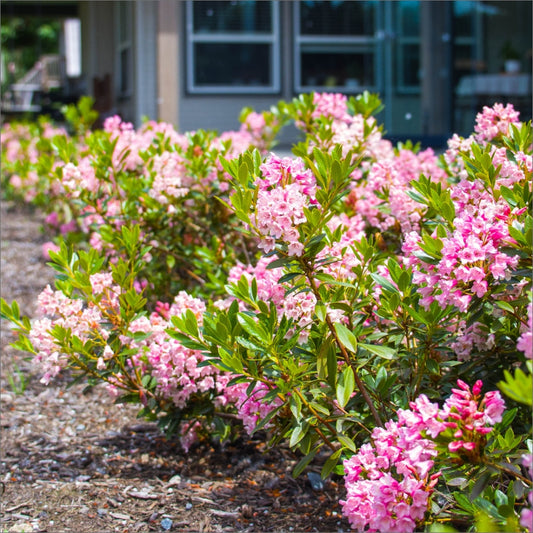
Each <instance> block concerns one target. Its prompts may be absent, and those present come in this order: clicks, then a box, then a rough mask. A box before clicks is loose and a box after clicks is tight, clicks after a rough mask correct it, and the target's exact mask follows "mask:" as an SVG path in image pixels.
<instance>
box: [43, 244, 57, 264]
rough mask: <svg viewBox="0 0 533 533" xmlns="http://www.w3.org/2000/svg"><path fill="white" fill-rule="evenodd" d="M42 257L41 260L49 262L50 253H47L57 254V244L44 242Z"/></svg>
mask: <svg viewBox="0 0 533 533" xmlns="http://www.w3.org/2000/svg"><path fill="white" fill-rule="evenodd" d="M41 250H42V256H43V259H46V260H50V253H49V252H59V250H60V248H59V246H58V245H57V244H55V243H53V242H51V241H49V242H45V243H44V244H43V245H42V248H41Z"/></svg>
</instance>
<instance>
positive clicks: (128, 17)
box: [115, 2, 134, 100]
mask: <svg viewBox="0 0 533 533" xmlns="http://www.w3.org/2000/svg"><path fill="white" fill-rule="evenodd" d="M122 8H124V9H125V11H124V12H123V11H122ZM123 15H124V16H123ZM115 24H116V43H115V54H116V55H115V63H116V66H117V67H116V70H115V72H116V73H117V76H116V86H115V89H116V94H117V97H118V98H119V99H120V100H126V99H128V98H131V96H132V95H133V84H134V75H133V69H134V65H133V10H132V6H131V5H130V3H129V2H119V3H116V4H115ZM124 53H125V54H126V55H125V56H124V55H123V54H124ZM123 67H124V69H123ZM124 72H125V73H126V75H125V76H123V73H124Z"/></svg>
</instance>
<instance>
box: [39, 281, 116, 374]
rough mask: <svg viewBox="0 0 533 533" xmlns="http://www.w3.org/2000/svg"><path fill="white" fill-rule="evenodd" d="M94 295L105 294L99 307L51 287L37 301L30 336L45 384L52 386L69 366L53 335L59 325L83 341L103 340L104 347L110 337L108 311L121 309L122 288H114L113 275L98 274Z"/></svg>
mask: <svg viewBox="0 0 533 533" xmlns="http://www.w3.org/2000/svg"><path fill="white" fill-rule="evenodd" d="M93 279H94V280H95V285H94V286H93V290H94V294H95V295H101V298H100V301H99V303H98V304H96V303H95V302H89V303H88V305H87V306H84V302H83V300H81V299H77V298H69V297H67V296H65V295H64V294H63V293H62V292H61V291H54V290H52V289H51V287H50V286H49V285H48V286H47V287H46V288H45V289H44V290H43V291H42V292H41V294H40V295H39V297H38V299H37V303H38V313H39V314H40V315H41V318H39V319H37V320H35V321H34V322H33V324H32V329H31V331H30V334H29V340H30V342H31V343H32V345H33V347H34V349H35V351H36V355H35V357H34V362H35V363H36V364H37V365H38V366H40V367H41V370H42V371H43V372H44V375H43V377H42V379H41V382H42V383H46V384H48V383H49V382H50V380H51V379H52V378H53V377H55V376H56V375H57V374H58V373H59V372H60V371H61V370H62V369H64V368H66V367H67V366H68V363H69V360H68V355H66V354H65V353H62V351H61V347H60V345H59V343H58V342H57V341H56V340H55V338H54V337H53V335H52V334H51V331H52V329H53V328H54V327H55V326H60V327H63V328H65V329H67V330H70V331H71V333H72V335H76V336H77V337H79V338H80V339H81V340H82V341H87V340H95V339H100V341H101V344H105V340H106V339H107V338H108V337H109V331H108V330H106V329H105V328H104V327H102V324H103V323H104V322H105V321H106V318H107V312H108V311H109V310H111V309H113V308H115V307H116V306H118V288H117V287H115V286H113V285H112V280H111V275H108V276H107V277H101V275H97V274H95V275H94V278H93Z"/></svg>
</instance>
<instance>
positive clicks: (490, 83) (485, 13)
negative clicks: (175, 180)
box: [2, 0, 532, 144]
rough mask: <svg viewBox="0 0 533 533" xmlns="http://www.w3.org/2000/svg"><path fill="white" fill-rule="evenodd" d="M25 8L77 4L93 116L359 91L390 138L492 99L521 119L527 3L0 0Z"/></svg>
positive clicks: (211, 120) (461, 120) (526, 81)
mask: <svg viewBox="0 0 533 533" xmlns="http://www.w3.org/2000/svg"><path fill="white" fill-rule="evenodd" d="M21 5H23V6H24V9H25V10H26V11H28V10H30V9H31V6H32V5H33V6H34V8H35V9H37V8H39V9H40V11H41V13H42V12H44V11H45V10H46V9H50V10H53V11H54V12H55V13H57V16H61V10H62V9H64V10H65V12H66V11H67V8H68V10H69V15H68V16H72V11H73V10H75V12H76V14H77V17H78V18H79V19H80V21H81V55H82V58H81V65H82V79H83V82H84V84H82V86H84V87H85V91H86V92H87V93H89V94H92V95H93V96H94V97H95V99H96V106H97V108H98V109H99V110H100V112H101V113H103V114H104V115H105V114H114V113H118V114H120V115H121V116H122V117H123V118H124V119H125V120H129V121H132V122H134V123H135V124H137V125H138V124H140V123H141V121H142V120H143V117H148V118H153V119H159V120H164V121H167V122H170V123H172V124H174V125H175V126H176V127H177V128H178V129H179V130H180V131H188V130H194V129H199V128H207V129H218V130H219V131H222V130H227V129H236V128H238V125H239V123H238V116H239V112H240V110H241V109H242V107H244V106H245V105H246V106H251V107H253V108H254V109H256V110H258V111H259V110H262V109H268V108H269V107H270V106H271V105H272V104H274V103H276V102H277V101H279V100H290V99H292V98H293V97H294V96H296V95H297V94H299V93H301V92H310V91H335V92H343V93H345V94H349V95H350V94H354V95H355V94H358V93H360V92H361V91H363V90H369V91H372V92H377V93H379V94H380V95H381V98H382V100H383V102H384V104H385V109H384V111H383V112H382V115H381V121H382V122H383V123H384V126H385V130H386V131H387V132H388V135H389V137H391V138H395V139H406V138H412V139H414V140H422V141H423V142H425V143H433V144H438V143H439V142H442V140H443V139H445V138H447V137H448V136H449V135H450V134H451V133H452V132H454V131H458V132H459V133H462V134H465V135H466V134H468V133H469V132H470V131H471V129H472V126H473V121H474V118H475V114H476V113H477V112H478V111H479V110H480V109H481V107H482V106H483V105H487V104H492V103H493V102H495V101H500V102H511V103H513V104H515V106H517V108H518V109H519V110H520V111H521V116H522V118H524V119H529V118H531V99H532V98H531V70H532V69H531V66H532V65H531V62H532V57H531V46H532V25H531V20H532V18H531V15H532V13H531V2H525V1H512V0H504V1H468V0H460V1H439V2H431V1H413V0H406V1H399V0H398V1H363V0H351V1H337V0H329V1H319V0H301V1H296V0H294V1H276V0H273V1H268V0H259V1H254V0H244V1H238V0H234V1H221V0H217V1H207V0H195V1H194V0H190V1H185V0H183V1H176V0H153V1H152V0H146V1H145V0H137V1H93V0H85V1H79V2H73V1H65V2H57V1H56V2H33V3H32V2H14V1H9V0H3V2H2V16H3V17H4V14H5V13H8V11H9V9H11V12H14V11H16V10H17V9H20V8H21ZM510 50H513V51H514V56H515V57H514V59H515V64H514V67H513V69H514V70H512V69H511V71H510V72H508V71H506V70H505V60H506V59H509V57H506V56H505V55H503V54H504V53H506V54H507V55H509V51H510ZM516 60H518V62H516ZM286 135H287V136H288V137H287V138H289V137H290V135H291V132H290V131H289V132H288V133H286Z"/></svg>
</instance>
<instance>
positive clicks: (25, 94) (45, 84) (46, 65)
mask: <svg viewBox="0 0 533 533" xmlns="http://www.w3.org/2000/svg"><path fill="white" fill-rule="evenodd" d="M65 82H66V75H65V61H64V58H63V57H62V56H60V55H44V56H41V57H40V58H39V61H37V63H35V65H34V67H33V68H32V69H31V70H29V71H28V72H26V74H24V76H22V78H20V79H19V80H18V81H17V82H16V83H13V84H12V85H11V86H10V87H9V90H8V91H6V93H5V95H4V98H3V99H2V111H6V112H26V111H29V112H38V111H40V110H41V105H40V104H39V103H38V102H36V101H35V96H36V95H37V94H40V93H42V92H48V91H49V90H50V89H58V88H60V87H63V86H64V85H65Z"/></svg>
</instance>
